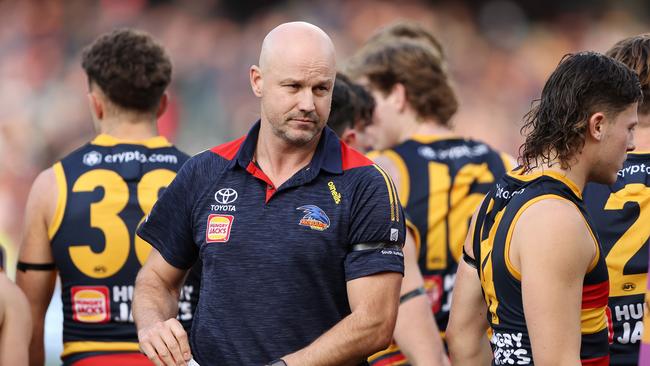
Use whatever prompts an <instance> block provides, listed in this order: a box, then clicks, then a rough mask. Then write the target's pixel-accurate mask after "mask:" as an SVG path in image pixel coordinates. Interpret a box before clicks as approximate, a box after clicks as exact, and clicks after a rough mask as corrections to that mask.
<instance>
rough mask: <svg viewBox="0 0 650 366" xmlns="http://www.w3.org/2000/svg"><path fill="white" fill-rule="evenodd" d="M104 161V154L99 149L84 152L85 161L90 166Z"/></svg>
mask: <svg viewBox="0 0 650 366" xmlns="http://www.w3.org/2000/svg"><path fill="white" fill-rule="evenodd" d="M101 162H102V154H100V153H98V152H97V151H91V152H88V153H85V154H84V157H83V163H84V164H86V165H88V166H95V165H97V164H99V163H101Z"/></svg>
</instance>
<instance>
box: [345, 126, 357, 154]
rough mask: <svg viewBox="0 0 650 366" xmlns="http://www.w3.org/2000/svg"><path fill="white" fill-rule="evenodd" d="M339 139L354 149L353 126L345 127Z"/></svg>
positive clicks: (355, 134) (355, 139)
mask: <svg viewBox="0 0 650 366" xmlns="http://www.w3.org/2000/svg"><path fill="white" fill-rule="evenodd" d="M341 141H343V142H345V144H346V145H348V146H351V147H352V148H354V149H358V148H357V132H356V131H355V130H354V129H353V128H346V129H345V131H343V133H342V134H341Z"/></svg>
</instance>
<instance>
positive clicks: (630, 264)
mask: <svg viewBox="0 0 650 366" xmlns="http://www.w3.org/2000/svg"><path fill="white" fill-rule="evenodd" d="M584 201H585V204H586V205H587V210H588V211H589V214H590V215H591V217H592V219H593V221H594V224H595V226H596V230H597V232H598V237H599V239H600V242H601V245H602V247H603V254H604V255H605V260H606V262H607V267H608V271H609V284H610V286H609V292H610V293H609V308H610V309H611V311H612V321H613V328H614V337H613V339H614V342H613V343H612V345H611V346H610V357H611V360H610V364H611V365H614V366H636V364H637V363H638V360H639V346H640V344H641V337H642V335H643V315H644V297H645V293H646V283H647V278H648V242H649V240H650V225H649V224H648V223H649V222H650V153H648V152H645V153H643V152H641V153H637V152H634V153H630V154H628V157H627V160H626V161H625V164H624V165H623V169H621V170H620V171H619V173H618V177H617V180H616V183H614V184H613V185H612V186H605V185H602V184H595V183H591V184H588V185H587V187H586V188H585V191H584Z"/></svg>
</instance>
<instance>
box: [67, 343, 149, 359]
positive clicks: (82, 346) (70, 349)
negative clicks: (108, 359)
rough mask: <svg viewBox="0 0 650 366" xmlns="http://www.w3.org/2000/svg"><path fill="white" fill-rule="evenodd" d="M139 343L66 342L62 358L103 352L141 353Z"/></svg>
mask: <svg viewBox="0 0 650 366" xmlns="http://www.w3.org/2000/svg"><path fill="white" fill-rule="evenodd" d="M139 350H140V346H139V345H138V343H137V342H65V343H63V352H62V353H61V357H67V356H69V355H71V354H75V353H82V352H103V351H128V352H132V351H135V352H137V351H139Z"/></svg>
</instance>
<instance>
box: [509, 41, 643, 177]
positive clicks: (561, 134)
mask: <svg viewBox="0 0 650 366" xmlns="http://www.w3.org/2000/svg"><path fill="white" fill-rule="evenodd" d="M642 97H643V96H642V94H641V85H640V84H639V78H638V77H637V76H636V74H635V73H634V72H633V71H632V70H630V69H629V68H628V67H627V66H625V65H624V64H623V63H621V62H619V61H616V60H614V59H613V58H611V57H608V56H605V55H603V54H600V53H596V52H581V53H576V54H568V55H565V56H564V57H563V58H562V60H561V61H560V64H559V65H558V66H557V68H556V69H555V71H553V73H552V74H551V76H550V77H549V78H548V80H547V81H546V84H545V85H544V89H543V90H542V96H541V98H540V99H538V100H536V101H535V103H534V105H533V108H532V109H531V110H530V112H528V113H527V114H526V116H525V117H524V125H523V127H522V128H521V131H522V134H524V135H525V136H526V141H525V142H524V143H523V145H521V147H520V148H519V151H520V160H521V161H520V163H521V164H522V166H523V168H524V172H526V171H529V170H531V169H533V168H535V167H537V166H539V165H541V164H544V163H549V162H551V161H553V160H555V159H556V158H557V159H559V163H560V166H561V167H562V168H563V169H567V168H569V167H570V166H571V165H572V163H573V160H574V159H575V157H576V155H577V154H578V153H579V152H580V150H581V149H582V147H583V146H584V143H585V134H586V131H587V126H588V121H589V117H590V116H591V115H592V114H594V113H596V112H598V111H602V112H604V113H608V114H610V115H616V114H618V113H620V112H621V111H623V110H624V109H626V108H628V107H629V106H630V105H631V104H633V103H635V102H638V101H640V100H641V99H642Z"/></svg>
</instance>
